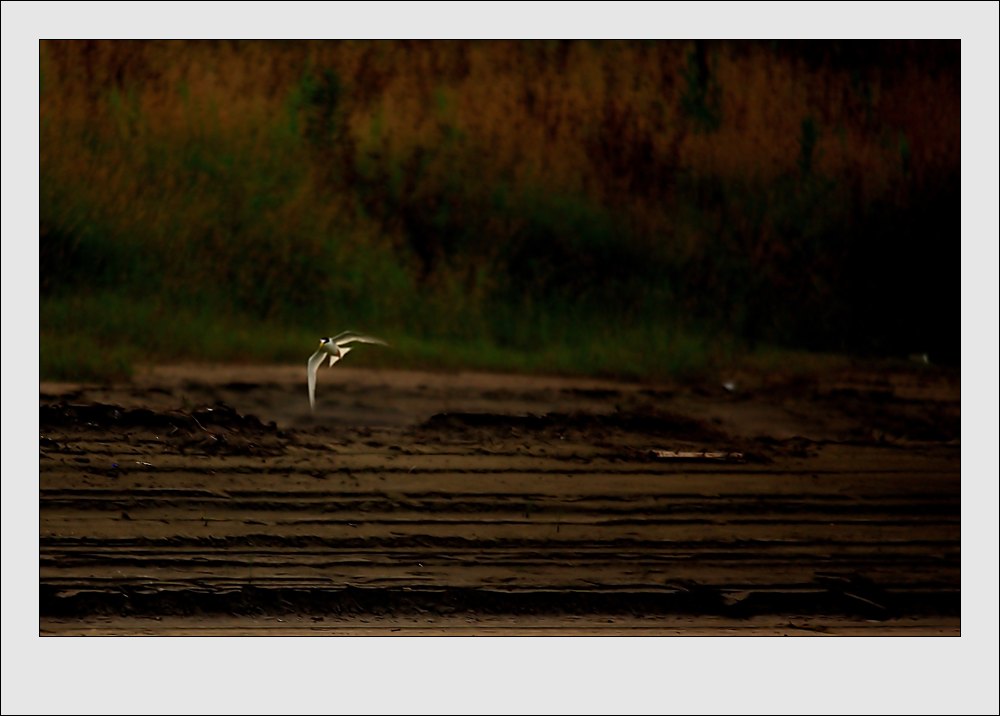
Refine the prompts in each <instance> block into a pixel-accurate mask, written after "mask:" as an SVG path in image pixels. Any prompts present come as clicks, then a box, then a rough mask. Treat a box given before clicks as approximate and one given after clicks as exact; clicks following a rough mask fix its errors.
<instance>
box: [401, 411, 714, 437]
mask: <svg viewBox="0 0 1000 716" xmlns="http://www.w3.org/2000/svg"><path fill="white" fill-rule="evenodd" d="M420 428H422V429H424V430H431V431H438V430H444V431H462V430H469V429H478V430H487V431H494V432H506V433H509V432H512V431H516V432H598V433H600V432H621V433H630V434H635V435H646V436H656V437H668V438H671V439H674V440H683V441H689V442H699V443H708V444H724V443H726V442H727V441H728V439H729V438H728V436H727V435H726V434H725V433H723V432H722V431H721V430H719V429H717V428H714V427H711V426H709V425H707V424H705V423H703V422H701V421H699V420H695V419H693V418H688V417H685V416H683V415H677V414H675V413H668V412H663V411H657V410H638V411H616V412H613V413H607V414H599V413H589V412H573V413H546V414H544V415H507V414H500V413H458V412H456V413H438V414H436V415H433V416H431V417H430V418H429V419H428V420H426V421H425V422H424V423H423V424H421V425H420Z"/></svg>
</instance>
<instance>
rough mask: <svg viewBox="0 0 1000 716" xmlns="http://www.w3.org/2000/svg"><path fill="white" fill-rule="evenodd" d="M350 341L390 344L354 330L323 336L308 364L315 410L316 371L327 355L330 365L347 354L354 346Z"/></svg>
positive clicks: (311, 397) (310, 403) (310, 400)
mask: <svg viewBox="0 0 1000 716" xmlns="http://www.w3.org/2000/svg"><path fill="white" fill-rule="evenodd" d="M350 343H374V344H375V345H378V346H388V345H389V344H388V343H386V342H385V341H383V340H382V339H381V338H372V337H371V336H363V335H361V334H360V333H355V332H354V331H344V332H343V333H339V334H337V335H335V336H333V337H332V338H321V339H320V341H319V348H317V349H316V352H315V353H313V354H312V355H311V356H309V364H308V368H309V370H308V374H309V407H310V408H312V409H313V410H316V371H318V370H319V367H320V366H321V365H323V361H324V360H325V359H326V357H327V356H329V357H330V365H333V364H334V363H336V362H337V361H339V360H340V359H341V358H343V357H344V356H346V355H347V353H348V351H350V350H351V348H352V346H350V345H348V344H350Z"/></svg>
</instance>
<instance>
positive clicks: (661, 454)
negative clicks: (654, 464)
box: [649, 449, 746, 462]
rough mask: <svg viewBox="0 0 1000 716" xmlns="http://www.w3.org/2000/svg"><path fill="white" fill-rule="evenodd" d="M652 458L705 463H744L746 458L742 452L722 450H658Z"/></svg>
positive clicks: (651, 455) (651, 451)
mask: <svg viewBox="0 0 1000 716" xmlns="http://www.w3.org/2000/svg"><path fill="white" fill-rule="evenodd" d="M649 455H650V457H653V458H656V459H657V460H685V461H692V460H693V461H705V462H743V461H744V460H745V459H746V457H745V456H744V455H743V453H741V452H725V451H722V450H657V449H653V450H650V451H649Z"/></svg>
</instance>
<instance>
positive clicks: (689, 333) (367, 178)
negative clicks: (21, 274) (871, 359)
mask: <svg viewBox="0 0 1000 716" xmlns="http://www.w3.org/2000/svg"><path fill="white" fill-rule="evenodd" d="M39 52H40V68H41V86H40V108H39V112H40V125H39V129H40V143H41V155H40V170H41V172H40V177H41V178H40V216H39V231H40V263H41V265H40V286H41V297H40V329H41V366H40V369H41V377H42V378H43V379H55V378H64V379H100V378H109V377H116V376H122V375H127V374H129V373H130V371H131V370H132V369H133V367H134V366H135V365H137V364H140V363H143V362H162V361H171V360H188V359H190V360H210V361H246V362H251V361H293V362H294V361H304V360H305V357H306V356H307V355H308V353H309V352H311V350H312V348H313V346H314V344H315V342H316V340H317V339H318V338H319V337H320V336H322V335H327V334H332V333H335V332H339V331H341V330H344V329H348V328H351V329H355V330H359V331H364V332H369V333H373V334H376V335H381V336H383V337H385V338H387V339H389V340H390V341H392V343H393V344H394V346H395V347H396V350H394V351H369V352H368V355H366V359H365V360H366V363H368V364H373V363H374V364H379V365H407V366H422V367H447V368H454V367H477V368H490V369H501V370H524V371H554V372H566V373H581V374H601V375H613V376H618V377H626V378H628V377H636V378H641V377H647V378H649V377H667V376H676V375H684V374H689V373H692V372H696V371H698V370H702V369H704V368H705V367H706V366H712V365H717V364H718V363H719V362H724V361H728V360H732V359H733V358H734V357H735V356H744V355H748V354H750V355H758V356H762V355H763V356H767V355H770V356H777V357H776V358H773V359H774V360H781V359H782V358H781V356H782V355H785V352H786V351H809V352H818V351H822V352H837V353H849V354H855V355H878V356H896V357H905V356H906V355H908V354H910V353H914V352H921V353H922V352H927V353H929V354H930V355H931V357H932V359H933V360H934V361H935V362H941V363H953V364H957V363H958V359H959V341H960V308H961V307H960V276H961V274H960V263H959V261H960V243H959V241H960V229H961V219H960V196H961V187H960V159H959V156H960V155H959V150H960V120H961V117H960V84H961V73H960V43H959V42H958V41H885V42H882V41H878V42H875V41H844V42H790V41H787V42H786V41H783V42H743V41H741V42H710V41H691V42H681V41H662V42H649V41H620V42H610V41H552V42H542V41H523V42H514V41H509V42H507V41H504V42H501V41H467V42H459V41H414V42H406V41H328V42H320V41H42V42H41V43H40V47H39Z"/></svg>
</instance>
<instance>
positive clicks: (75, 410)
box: [39, 402, 288, 455]
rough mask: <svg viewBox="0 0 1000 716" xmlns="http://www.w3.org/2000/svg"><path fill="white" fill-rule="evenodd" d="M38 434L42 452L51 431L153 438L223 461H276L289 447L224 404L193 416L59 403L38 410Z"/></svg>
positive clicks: (266, 426) (279, 435) (270, 429)
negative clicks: (256, 458) (266, 458)
mask: <svg viewBox="0 0 1000 716" xmlns="http://www.w3.org/2000/svg"><path fill="white" fill-rule="evenodd" d="M39 428H40V430H41V431H42V432H43V435H42V436H41V437H40V445H41V446H43V447H45V446H51V445H53V444H58V440H56V439H54V438H53V437H52V436H51V435H45V434H44V433H46V432H50V433H51V432H52V431H67V432H95V431H96V432H108V433H111V434H112V435H115V436H116V437H121V436H123V435H124V436H126V439H127V437H128V436H131V435H133V434H136V433H139V434H141V433H146V432H148V433H156V434H157V436H158V438H159V436H162V438H163V442H164V444H165V445H169V446H172V447H173V448H175V449H176V450H178V451H179V452H182V453H183V452H186V451H188V450H196V451H198V452H203V453H206V454H223V455H277V454H280V453H282V452H283V451H284V448H285V445H286V444H287V441H288V439H287V435H286V434H285V433H284V432H282V431H280V430H278V427H277V425H276V424H275V423H274V422H270V423H264V422H262V421H261V420H260V418H258V417H256V416H255V415H243V414H241V413H239V412H238V411H236V410H235V409H234V408H232V407H231V406H228V405H226V404H224V403H218V404H216V405H214V406H211V407H201V408H196V409H195V410H192V411H185V410H168V411H155V410H150V409H148V408H123V407H122V406H120V405H114V404H107V403H66V402H60V403H55V404H47V405H42V406H40V408H39Z"/></svg>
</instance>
